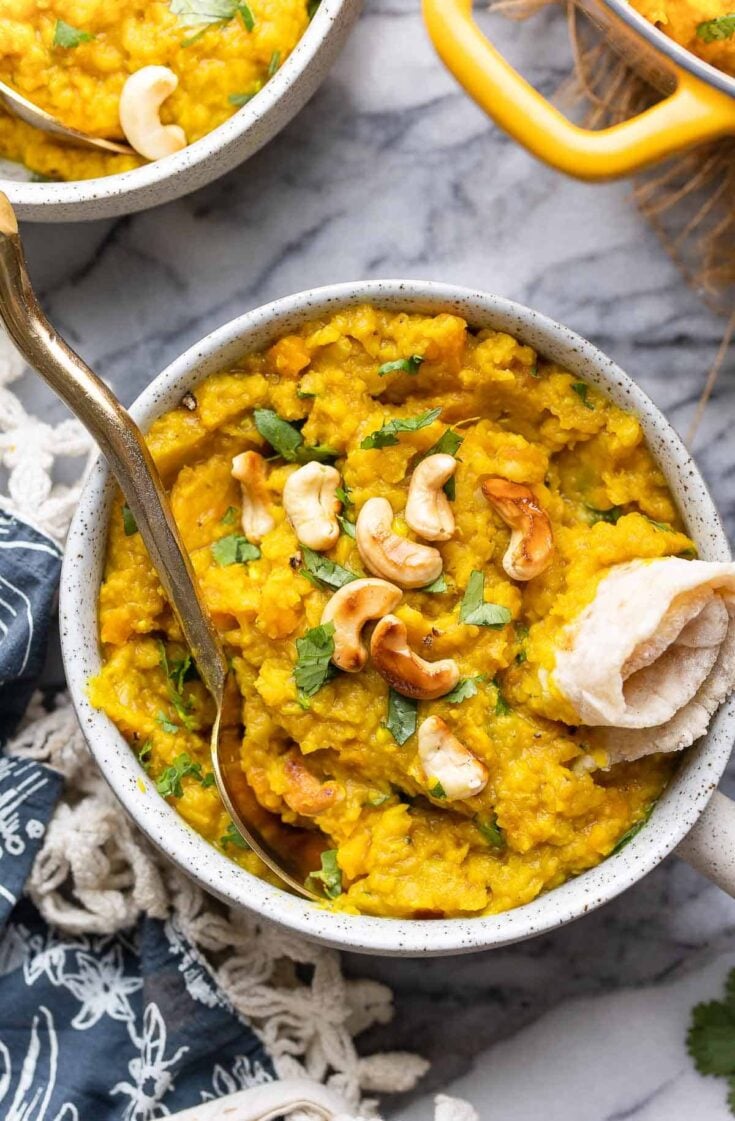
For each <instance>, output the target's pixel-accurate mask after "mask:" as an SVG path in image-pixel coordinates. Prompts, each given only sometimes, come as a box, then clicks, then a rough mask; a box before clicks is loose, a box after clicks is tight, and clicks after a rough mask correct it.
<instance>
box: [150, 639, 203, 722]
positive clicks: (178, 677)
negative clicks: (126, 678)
mask: <svg viewBox="0 0 735 1121" xmlns="http://www.w3.org/2000/svg"><path fill="white" fill-rule="evenodd" d="M158 660H159V664H160V666H161V669H162V670H163V672H164V674H165V675H166V684H167V686H168V696H169V700H170V701H171V704H172V705H173V707H174V709H175V710H176V715H177V716H178V718H179V720H180V721H181V723H182V724H183V725H184V727H185V728H186V730H187V731H188V732H191V731H193V730H194V722H193V721H192V719H191V716H190V713H191V710H192V707H193V705H192V702H191V699H190V698H188V697H185V696H184V692H183V689H184V681H185V679H186V675H187V673H188V672H189V670H190V669H191V655H190V654H186V655H185V656H184V657H183V658H176V659H174V660H173V661H172V662H169V660H168V655H167V653H166V647H165V646H164V644H163V642H161V641H160V640H159V643H158Z"/></svg>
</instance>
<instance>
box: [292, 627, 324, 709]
mask: <svg viewBox="0 0 735 1121" xmlns="http://www.w3.org/2000/svg"><path fill="white" fill-rule="evenodd" d="M296 652H297V655H298V657H297V661H296V665H295V667H294V674H293V675H294V680H295V682H296V687H297V688H298V689H299V690H300V691H301V692H302V693H303V694H304V696H306V697H312V696H313V695H314V693H316V692H317V691H318V690H319V689H321V687H322V685H323V684H324V682H325V681H326V680H327V678H328V677H329V673H330V663H331V658H332V655H333V654H334V623H323V624H322V625H321V626H319V627H312V628H311V629H310V630H308V631H307V632H306V634H305V635H304V636H303V638H297V639H296Z"/></svg>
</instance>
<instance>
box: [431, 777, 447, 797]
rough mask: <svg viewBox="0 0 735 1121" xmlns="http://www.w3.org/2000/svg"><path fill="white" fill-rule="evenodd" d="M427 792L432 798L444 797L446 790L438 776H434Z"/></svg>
mask: <svg viewBox="0 0 735 1121" xmlns="http://www.w3.org/2000/svg"><path fill="white" fill-rule="evenodd" d="M429 794H431V796H432V798H446V796H447V792H446V790H445V789H444V787H443V786H442V784H441V783H440V782H439V779H438V778H435V779H434V781H433V783H432V784H431V786H430V787H429Z"/></svg>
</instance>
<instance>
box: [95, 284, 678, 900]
mask: <svg viewBox="0 0 735 1121" xmlns="http://www.w3.org/2000/svg"><path fill="white" fill-rule="evenodd" d="M264 432H265V433H266V435H265V436H264V435H263V433H264ZM376 434H377V435H376ZM148 441H149V445H150V448H151V451H152V453H153V455H154V457H155V460H156V462H157V463H158V466H159V467H160V469H161V471H162V473H163V476H164V479H165V481H166V484H167V486H168V487H169V488H170V496H171V502H172V505H173V510H174V514H175V517H176V519H177V522H178V524H179V526H180V528H181V531H182V534H183V537H184V540H185V542H186V546H187V548H188V550H189V551H190V554H191V558H192V563H193V566H194V569H195V571H196V573H197V576H198V579H199V582H200V585H201V590H202V593H203V596H204V598H205V600H206V602H207V604H208V607H209V609H210V611H211V612H212V615H213V617H214V619H215V621H216V624H217V626H218V627H219V629H220V630H221V632H222V635H223V638H224V641H225V644H226V648H227V651H228V654H229V656H230V657H231V659H232V666H233V668H234V671H235V675H236V679H237V683H238V685H239V689H240V693H241V695H242V712H241V719H242V725H241V726H242V727H244V732H240V731H239V732H238V734H242V737H243V738H242V748H241V757H242V766H243V772H244V775H245V777H246V779H247V784H248V787H249V791H250V795H249V797H250V812H253V813H255V814H256V815H257V817H258V820H259V822H260V823H261V825H262V824H263V823H264V822H265V821H269V822H270V823H271V826H272V828H273V829H275V830H277V831H278V834H279V836H280V839H281V841H282V843H284V844H286V845H289V846H290V847H291V848H292V849H293V850H294V851H296V852H298V853H299V854H300V855H301V856H302V858H303V861H304V875H305V876H306V875H307V873H309V872H311V873H312V878H311V881H310V882H311V884H312V885H315V886H316V887H317V888H318V890H319V891H321V892H322V893H323V894H324V895H325V897H326V901H325V906H329V907H332V908H334V909H339V910H341V911H347V912H362V913H365V914H371V915H389V916H409V917H417V918H428V917H433V916H440V915H446V916H456V915H479V914H486V913H492V912H498V911H503V910H506V909H508V908H512V907H516V906H518V905H519V904H522V903H525V902H527V901H529V900H532V899H534V898H535V897H536V896H537V895H538V894H539V893H540V892H543V891H547V890H548V889H550V888H553V887H555V886H556V885H559V884H561V883H563V882H564V881H565V880H567V879H568V878H569V877H571V876H576V875H578V874H579V873H580V872H582V871H584V870H585V869H587V868H590V867H592V866H593V865H595V864H597V863H598V862H599V861H600V860H602V859H603V858H604V857H606V856H608V855H609V854H610V853H612V852H613V850H615V849H616V847H617V846H619V845H620V844H621V843H622V842H624V841H625V839H626V838H627V837H628V836H629V835H630V833H631V831H633V830H635V829H636V827H637V826H639V825H640V823H641V822H642V821H644V820H645V818H646V815H647V813H648V812H649V810H650V807H651V805H652V804H653V802H654V801H655V800H656V798H657V797H658V796H659V794H660V793H661V791H662V789H663V787H664V785H665V784H666V782H667V779H668V778H669V776H670V774H671V772H672V768H673V766H674V765H675V764H674V763H673V762H672V760H671V758H670V757H664V756H661V755H655V756H650V757H648V758H644V759H640V760H638V761H636V762H634V763H625V764H618V765H615V766H613V767H609V768H607V769H606V760H605V756H604V751H603V750H602V748H601V746H600V744H599V742H597V741H596V732H595V730H594V729H591V728H584V729H582V728H579V729H578V728H575V727H572V726H569V725H568V724H567V723H565V716H568V712H567V711H566V710H565V705H564V703H563V701H562V700H561V699H560V700H559V706H558V712H557V713H555V715H556V716H557V719H556V720H551V719H548V713H549V700H548V697H546V699H545V701H544V711H545V713H546V716H542V715H540V708H541V703H540V700H541V698H540V684H539V671H540V670H541V671H543V669H544V667H546V668H548V667H549V664H550V658H551V650H552V639H553V636H554V635H556V634H558V631H559V628H560V627H562V626H563V625H564V624H566V623H567V622H568V621H569V620H570V619H571V618H573V617H574V616H576V615H577V614H578V612H579V611H580V609H581V608H582V607H583V606H585V605H586V604H588V603H589V602H590V600H591V599H592V598H593V596H594V594H595V588H596V586H597V584H598V582H599V580H600V579H601V577H602V576H603V575H604V574H605V573H606V572H607V571H608V570H609V569H610V567H611V566H613V565H617V564H620V563H623V562H626V561H630V560H632V559H635V558H656V557H664V556H668V555H685V556H691V555H693V552H694V549H693V545H692V542H691V541H690V540H689V538H688V537H687V536H685V534H684V533H683V532H682V530H681V527H680V521H679V517H678V514H677V510H676V507H675V505H674V503H673V501H672V497H671V495H670V493H669V491H668V489H667V486H666V483H665V480H664V477H663V475H662V473H661V471H660V469H659V467H658V466H657V464H656V463H655V461H654V459H653V457H652V455H651V453H650V452H649V450H648V448H647V447H646V444H645V442H644V440H643V435H642V432H641V427H640V424H639V422H638V421H637V419H636V418H635V417H633V416H630V415H628V414H626V413H625V412H623V411H622V410H621V409H619V408H617V407H616V406H614V405H613V404H611V403H610V402H609V401H608V400H606V399H605V398H604V397H603V396H602V395H601V394H599V393H598V392H597V391H596V390H595V389H593V388H592V387H590V386H588V385H586V384H585V383H583V382H580V381H579V380H577V379H576V378H575V377H573V376H572V375H570V374H569V373H567V372H565V371H564V370H563V369H561V368H560V367H559V366H557V365H555V364H554V363H553V362H550V361H547V360H545V359H544V358H543V357H541V356H539V355H538V354H536V353H535V352H534V351H533V350H532V349H531V348H530V347H528V346H523V345H521V343H519V342H517V341H516V340H515V339H514V338H511V337H510V336H509V335H507V334H503V333H501V332H498V331H490V330H480V331H478V330H474V329H473V328H472V325H471V324H468V323H466V322H465V321H464V320H463V319H461V318H459V317H458V316H456V315H449V314H441V315H436V316H432V317H422V316H420V315H414V314H395V313H392V312H387V311H383V310H380V309H376V308H373V307H368V306H363V307H358V308H354V309H351V310H347V311H343V312H340V313H338V314H335V315H333V316H332V317H331V318H325V319H323V320H320V321H317V322H312V323H310V324H308V325H307V326H305V327H303V328H302V329H301V330H299V331H298V332H297V333H295V334H292V335H288V336H286V337H283V338H280V339H279V340H278V341H277V342H275V344H274V345H272V346H271V347H270V348H269V349H268V350H266V351H264V352H263V353H259V354H252V355H248V356H246V357H244V358H243V359H242V361H241V362H240V364H239V365H238V366H237V367H236V368H235V369H231V370H228V371H226V372H223V373H218V374H215V375H213V376H211V377H209V378H207V379H206V380H205V381H204V382H202V384H201V385H199V386H198V387H197V388H196V390H195V392H194V393H193V394H187V396H186V398H185V399H184V400H183V401H182V404H181V406H180V407H179V408H176V409H174V410H173V411H171V412H169V413H167V414H165V415H164V416H162V417H161V418H159V419H158V420H157V421H155V423H154V424H153V425H152V427H151V430H150V433H149V437H148ZM437 447H438V448H439V449H440V450H441V451H443V452H445V453H446V452H448V453H449V454H451V455H453V456H454V457H455V458H456V461H457V462H456V472H455V475H454V477H453V488H452V489H450V490H449V493H448V495H447V497H448V498H449V500H450V503H451V507H452V511H453V514H454V518H455V520H456V530H455V532H454V534H453V536H452V537H451V539H450V540H447V541H446V542H443V543H442V542H435V547H436V548H437V549H438V550H439V552H440V554H441V559H442V562H443V564H442V573H441V576H440V577H439V578H438V579H437V580H435V581H434V582H433V584H432V586H430V587H427V588H425V589H420V588H419V589H407V590H405V591H404V592H403V597H402V599H401V602H400V604H399V605H398V606H397V607H396V608H395V616H396V617H397V619H399V620H400V621H401V622H402V623H403V624H404V625H405V628H406V631H407V634H408V638H409V641H410V643H411V646H412V647H413V648H414V649H415V650H420V651H421V652H422V654H423V656H424V657H425V658H426V659H427V660H438V659H447V658H451V659H454V660H455V661H456V663H457V665H458V667H459V671H460V675H461V676H460V679H459V681H458V683H457V684H456V685H455V687H454V688H453V689H452V690H451V692H450V693H449V694H447V695H445V696H443V697H440V698H438V699H435V700H431V701H418V702H416V701H411V700H410V699H407V698H405V697H400V696H399V695H396V694H395V693H394V692H392V691H391V689H390V687H389V685H388V684H387V682H386V680H385V679H384V677H383V676H381V675H380V674H379V673H378V672H376V669H375V666H374V664H373V662H372V661H371V660H368V661H367V664H366V665H365V667H364V668H363V669H362V670H361V671H360V672H357V673H345V672H339V671H336V670H335V668H334V666H331V667H330V666H329V665H327V664H326V663H325V662H324V660H323V657H322V655H323V643H322V649H321V650H320V643H319V642H318V641H315V635H316V637H317V639H318V637H319V631H320V627H321V622H320V621H321V619H322V613H323V611H324V609H325V606H326V605H327V603H328V602H329V601H330V598H331V597H332V596H333V595H334V594H335V587H338V586H340V581H344V580H345V579H347V580H348V581H349V580H351V579H352V578H354V577H364V576H365V575H366V569H365V567H364V565H363V563H362V560H361V556H360V553H359V551H358V548H357V543H356V540H355V524H354V523H355V520H356V518H357V517H358V516H359V513H360V511H361V509H362V508H363V507H364V506H365V504H366V502H368V500H370V499H374V498H376V497H377V498H380V499H387V501H388V502H389V503H390V507H391V509H392V512H393V516H394V521H393V527H392V531H393V532H394V533H395V534H397V535H399V536H401V537H404V538H406V539H407V540H408V539H410V538H411V537H413V534H411V533H410V532H409V530H408V527H407V525H406V522H405V520H404V511H405V509H406V499H407V488H408V485H409V482H408V481H409V478H410V477H411V475H412V473H413V472H414V471H415V469H416V466H417V464H418V463H420V462H422V457H425V456H426V454H427V453H430V452H434V451H436V449H437ZM248 450H251V451H255V452H260V453H262V454H263V457H264V459H265V466H266V469H267V475H266V484H265V485H266V487H267V495H268V501H269V503H270V509H271V514H272V521H273V525H272V528H271V529H269V530H268V532H266V533H265V535H264V536H263V538H262V541H261V542H260V544H259V545H258V546H255V545H253V544H252V543H251V542H248V541H247V540H246V539H245V537H244V536H243V535H242V532H241V527H240V517H241V513H242V511H241V495H240V488H239V484H238V482H237V481H236V480H235V479H234V478H233V476H232V473H231V469H232V460H233V457H235V456H238V455H240V454H241V453H243V452H246V451H248ZM309 459H311V460H315V461H319V460H322V461H324V460H326V461H328V462H329V463H331V464H334V466H335V467H336V469H337V470H338V471H339V475H340V479H341V487H340V489H339V499H340V504H341V506H340V509H341V513H340V533H339V537H338V539H337V541H336V544H334V546H333V547H332V548H330V549H329V550H328V551H326V552H323V553H321V554H318V553H315V552H313V551H310V550H308V549H306V548H305V547H304V546H303V545H301V544H300V542H299V540H298V539H297V536H296V534H295V532H294V529H293V528H292V524H291V523H290V522H289V520H288V519H287V517H286V515H285V512H284V510H283V505H282V495H283V490H284V486H285V485H286V482H287V480H288V479H289V477H291V476H293V474H294V472H295V471H297V470H299V467H298V463H299V462H304V461H308V460H309ZM492 476H494V477H500V478H502V479H505V480H510V481H511V482H515V483H523V484H526V485H528V486H530V487H531V488H532V489H533V493H534V495H535V499H536V501H537V502H538V503H539V505H540V506H541V507H542V508H543V509H544V510H545V512H546V514H547V515H548V518H549V521H550V525H551V527H552V530H553V538H554V554H553V560H552V562H551V564H550V566H549V567H548V568H547V569H546V570H545V571H544V572H543V573H542V574H541V575H538V576H536V577H535V578H533V579H530V580H527V581H526V582H519V581H514V580H511V579H510V578H509V577H508V576H507V574H506V572H505V570H504V568H503V564H502V559H503V556H504V554H505V552H506V549H507V547H508V541H509V530H508V528H507V527H506V525H505V524H504V523H503V521H502V519H501V518H499V517H498V515H497V513H496V511H495V510H494V509H493V507H492V506H491V505H490V504H489V503H488V502H487V501H486V500H485V498H484V497H483V494H482V490H481V485H480V484H481V481H482V480H483V479H486V478H488V477H492ZM345 573H347V576H346V577H345ZM478 588H479V592H478ZM470 592H471V595H472V596H473V597H474V603H473V604H472V605H471V606H472V608H473V611H471V612H468V611H467V610H466V607H467V604H468V596H469V595H470ZM490 605H492V606H490ZM478 606H479V607H481V608H482V610H481V611H480V613H479V615H478V614H477V608H478ZM473 612H474V613H473ZM483 612H484V615H483ZM473 619H474V620H475V621H474V622H473V621H472V620H473ZM100 627H101V641H102V645H103V650H104V668H103V669H102V671H101V673H100V674H99V676H98V677H97V678H96V679H95V680H94V681H93V682H92V683H91V686H90V692H91V697H92V700H93V702H94V704H95V705H97V706H99V707H100V708H102V709H104V711H105V712H107V713H108V714H109V716H110V717H111V718H112V720H113V721H114V722H115V723H116V724H117V726H118V727H119V728H120V730H121V731H122V733H123V734H124V735H125V736H126V738H127V739H128V741H129V742H130V744H131V747H132V749H133V750H134V751H135V752H136V753H137V754H138V757H139V758H140V760H141V762H142V764H143V766H144V768H145V771H146V772H147V775H148V778H147V780H143V779H141V782H143V783H144V784H145V783H146V782H147V783H148V784H153V785H157V787H158V790H159V791H160V792H161V793H162V794H164V796H167V797H169V799H170V801H171V804H172V805H174V806H175V808H176V810H177V811H178V812H179V813H180V814H181V816H182V817H183V818H184V819H185V820H186V821H187V822H188V823H189V824H190V825H191V826H192V827H193V828H194V829H195V830H197V831H198V832H199V833H201V834H202V836H204V837H205V838H206V839H207V840H208V841H210V842H211V843H212V844H213V845H215V846H217V847H218V848H219V849H220V850H221V851H223V852H225V853H226V854H227V855H228V856H229V857H231V858H232V859H233V860H235V861H237V863H238V864H240V865H241V866H242V867H244V868H246V869H248V870H249V871H250V872H253V873H255V874H257V875H267V873H266V872H265V869H264V868H263V866H262V865H261V864H260V862H259V860H258V858H257V857H256V856H255V855H254V854H253V853H251V852H249V851H248V850H247V848H246V847H245V846H244V845H243V843H242V841H241V839H240V838H239V835H238V834H237V832H236V830H235V829H234V826H233V824H232V822H231V821H230V819H229V817H228V815H227V813H226V812H225V810H224V808H223V806H222V804H221V802H220V799H219V797H218V794H217V791H216V788H215V786H214V785H213V784H212V775H211V771H210V765H209V760H208V735H209V728H210V726H211V721H212V706H211V703H210V701H209V700H208V698H207V695H206V693H205V692H204V689H203V686H202V685H201V683H200V682H199V681H198V680H197V678H196V673H195V667H193V666H191V664H190V662H189V660H188V658H187V657H186V651H185V649H184V647H183V645H182V641H181V632H180V630H179V627H178V625H177V623H176V621H175V619H174V617H173V615H172V612H171V610H170V609H169V607H168V605H167V603H166V600H165V598H164V595H163V593H162V590H161V587H160V585H159V582H158V580H157V578H156V575H155V573H154V571H153V569H152V567H151V564H150V562H149V560H148V557H147V554H146V551H145V549H144V546H143V544H142V541H141V539H140V536H139V534H138V533H137V531H136V526H135V523H134V521H133V520H132V518H131V515H130V513H129V511H127V510H126V509H124V508H123V507H122V506H121V501H120V500H118V501H117V503H116V505H115V508H114V510H113V514H112V518H111V523H110V529H109V546H108V553H107V560H106V567H105V574H104V582H103V585H102V589H101V593H100ZM323 637H324V635H323V634H322V638H323ZM320 658H321V660H320ZM327 660H328V659H327ZM305 671H306V672H305ZM436 716H438V717H440V718H441V720H442V721H443V722H444V723H445V724H446V726H447V727H448V728H449V729H451V732H452V733H453V734H454V735H455V736H456V737H457V739H458V740H460V741H461V742H462V744H464V745H465V746H466V747H467V748H468V749H469V750H470V751H471V752H472V753H473V756H474V757H475V758H476V759H477V760H479V761H481V765H482V768H483V771H484V773H485V775H486V779H487V781H486V785H484V788H483V789H482V790H481V791H480V792H479V793H477V794H474V795H472V796H470V797H467V798H464V799H461V800H457V801H452V802H451V803H450V802H449V801H448V800H447V799H446V797H444V791H443V790H442V789H441V786H440V784H438V783H436V782H434V783H429V782H427V779H426V775H425V773H424V772H423V771H422V769H421V767H420V765H419V760H418V757H417V733H416V727H417V726H421V724H422V722H424V721H426V720H427V719H428V718H429V717H436ZM327 794H328V796H326V795H327ZM320 795H325V796H324V797H321V796H320ZM315 871H316V875H314V872H315Z"/></svg>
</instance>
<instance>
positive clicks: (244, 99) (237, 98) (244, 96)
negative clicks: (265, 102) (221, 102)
mask: <svg viewBox="0 0 735 1121" xmlns="http://www.w3.org/2000/svg"><path fill="white" fill-rule="evenodd" d="M256 93H260V90H259V89H258V90H251V91H250V92H249V93H231V94H229V95H228V97H227V100H228V101H229V103H230V105H236V106H237V108H238V109H242V107H243V105H247V103H248V101H252V100H253V98H254V97H255V95H256Z"/></svg>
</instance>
